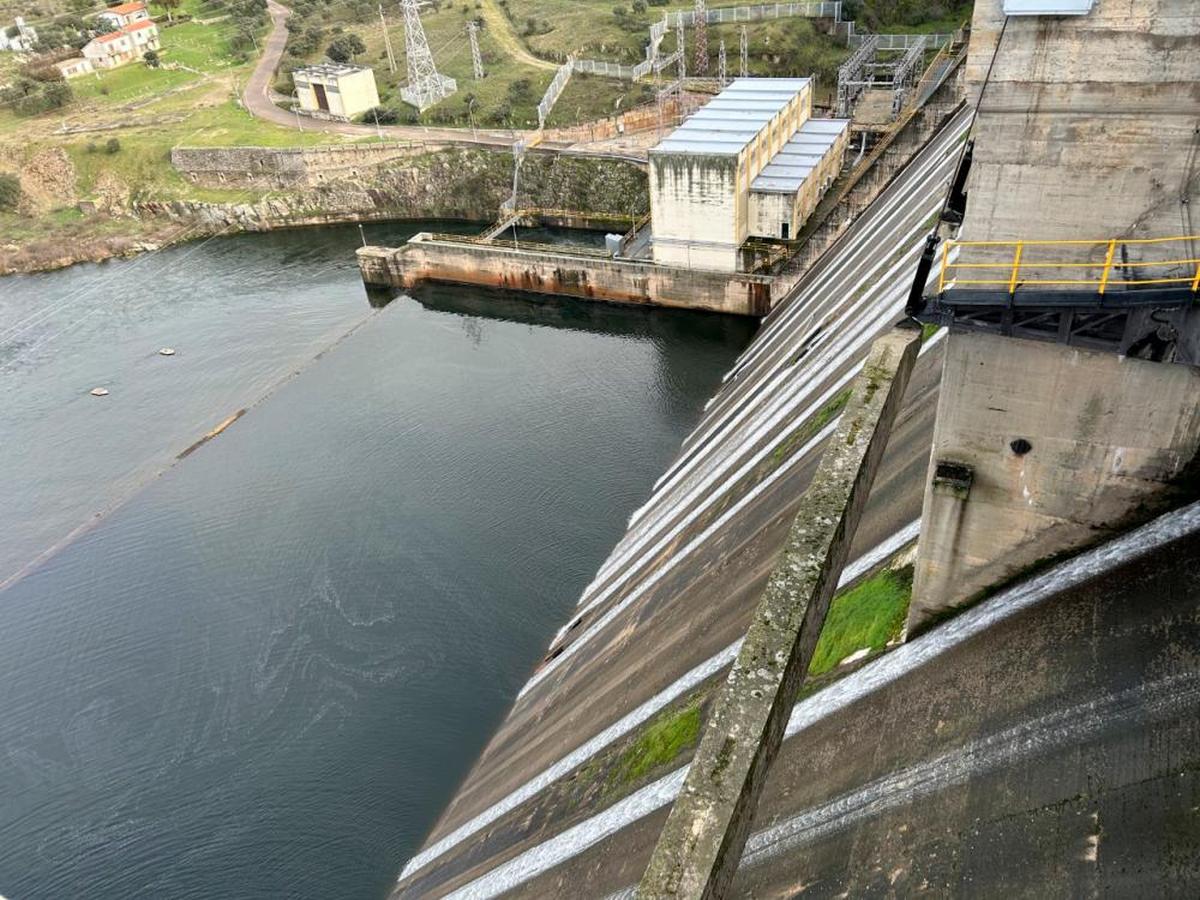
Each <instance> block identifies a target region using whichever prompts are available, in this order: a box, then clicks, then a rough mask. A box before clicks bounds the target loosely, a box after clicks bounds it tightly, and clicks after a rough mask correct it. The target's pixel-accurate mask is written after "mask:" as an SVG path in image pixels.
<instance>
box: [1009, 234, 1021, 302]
mask: <svg viewBox="0 0 1200 900" xmlns="http://www.w3.org/2000/svg"><path fill="white" fill-rule="evenodd" d="M1024 249H1025V242H1024V241H1017V249H1016V251H1015V252H1014V253H1013V264H1012V276H1011V277H1010V278H1009V279H1008V296H1010V297H1011V296H1012V295H1013V294H1015V293H1016V292H1017V276H1018V275H1020V273H1021V253H1022V252H1023V251H1024Z"/></svg>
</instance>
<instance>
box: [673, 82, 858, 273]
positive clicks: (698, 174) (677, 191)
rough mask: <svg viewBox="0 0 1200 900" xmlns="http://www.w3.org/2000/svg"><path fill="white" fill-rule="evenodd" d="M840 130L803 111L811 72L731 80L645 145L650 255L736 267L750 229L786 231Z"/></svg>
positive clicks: (773, 233) (802, 209)
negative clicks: (800, 75)
mask: <svg viewBox="0 0 1200 900" xmlns="http://www.w3.org/2000/svg"><path fill="white" fill-rule="evenodd" d="M849 134H850V122H849V120H847V119H814V118H812V82H811V79H808V78H738V79H736V80H734V81H733V82H731V83H730V85H729V86H728V87H726V88H725V89H724V90H723V91H721V92H720V93H719V94H717V95H716V96H715V97H714V98H713V99H712V100H711V101H709V102H708V103H707V104H706V105H705V106H704V107H702V108H701V109H699V110H698V111H697V112H695V113H693V114H692V115H691V116H689V117H688V118H687V119H686V120H685V121H684V122H683V124H682V125H680V126H679V127H678V128H677V129H675V131H673V132H672V133H671V134H670V135H669V136H668V137H667V138H666V139H664V140H663V141H662V142H661V143H659V144H658V146H656V147H654V148H653V149H652V150H651V151H650V213H651V222H652V227H653V253H654V261H655V262H658V263H663V264H665V265H674V266H687V267H689V268H695V269H710V270H714V271H722V272H735V271H737V269H738V260H739V257H740V253H739V251H740V248H741V246H742V245H743V244H744V243H745V242H746V241H747V240H748V239H749V238H752V237H759V238H779V239H782V240H789V239H792V238H794V237H795V236H796V235H797V233H798V232H799V230H800V228H801V227H802V226H803V225H804V222H805V220H806V219H807V218H808V217H809V215H811V213H812V211H813V210H814V209H815V208H816V206H817V203H818V202H819V201H820V199H821V196H822V195H823V194H824V193H825V191H826V190H827V189H828V187H829V185H830V184H831V183H832V182H833V179H834V178H836V177H837V174H838V172H839V171H840V170H841V167H842V158H843V156H844V154H845V150H846V144H847V141H848V140H849Z"/></svg>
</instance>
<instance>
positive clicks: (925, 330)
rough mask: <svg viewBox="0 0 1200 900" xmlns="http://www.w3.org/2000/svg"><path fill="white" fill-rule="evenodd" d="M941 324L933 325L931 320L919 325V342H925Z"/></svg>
mask: <svg viewBox="0 0 1200 900" xmlns="http://www.w3.org/2000/svg"><path fill="white" fill-rule="evenodd" d="M941 327H942V326H941V325H934V324H933V323H932V322H926V323H925V324H924V325H922V326H921V343H922V344H923V343H925V342H926V341H927V340H929V339H930V338H931V337H933V336H934V335H935V334H937V333H938V331H940V330H941Z"/></svg>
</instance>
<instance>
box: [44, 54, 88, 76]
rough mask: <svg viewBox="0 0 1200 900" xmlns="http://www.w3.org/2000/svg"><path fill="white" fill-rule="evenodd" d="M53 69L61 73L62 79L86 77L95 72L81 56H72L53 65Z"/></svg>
mask: <svg viewBox="0 0 1200 900" xmlns="http://www.w3.org/2000/svg"><path fill="white" fill-rule="evenodd" d="M54 68H56V69H58V71H60V72H62V74H63V78H78V77H79V76H80V75H87V74H89V73H91V72H94V71H96V69H95V67H94V66H92V61H91V60H90V59H84V58H83V57H82V56H73V57H71V58H70V59H64V60H61V61H59V62H56V63H55V64H54Z"/></svg>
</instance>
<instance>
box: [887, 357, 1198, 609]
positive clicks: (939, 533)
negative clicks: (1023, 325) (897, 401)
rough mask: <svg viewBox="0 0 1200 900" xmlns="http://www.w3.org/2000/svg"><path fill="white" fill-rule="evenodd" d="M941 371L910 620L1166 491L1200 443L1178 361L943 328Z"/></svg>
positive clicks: (1145, 511)
mask: <svg viewBox="0 0 1200 900" xmlns="http://www.w3.org/2000/svg"><path fill="white" fill-rule="evenodd" d="M942 378H943V384H946V385H953V386H954V389H953V390H945V391H942V393H941V395H940V397H939V400H938V414H937V426H936V429H935V432H934V441H933V453H932V459H931V462H930V468H929V478H928V480H927V482H926V486H925V503H924V509H923V513H922V526H921V542H920V550H919V554H918V561H917V566H916V578H915V583H914V591H913V602H912V605H911V607H910V608H909V617H908V626H909V630H910V631H916V630H920V629H921V628H922V627H924V626H926V625H927V624H928V623H930V622H931V621H934V620H936V619H937V618H938V617H939V616H940V615H942V614H944V613H945V612H946V611H947V610H950V609H953V608H955V607H957V606H960V605H962V604H964V603H966V602H968V601H970V600H972V599H973V598H975V597H977V596H978V595H979V594H980V593H981V592H982V591H984V590H986V589H988V588H990V587H992V586H994V585H998V584H1002V583H1004V582H1006V581H1008V580H1010V579H1012V578H1013V577H1014V576H1016V575H1018V574H1020V573H1021V572H1023V571H1025V570H1027V569H1029V568H1030V567H1031V566H1033V565H1035V564H1037V563H1038V562H1040V561H1043V560H1047V559H1049V558H1052V557H1054V556H1056V555H1059V554H1063V553H1065V552H1066V551H1069V550H1072V549H1077V548H1079V547H1081V546H1084V545H1087V544H1090V543H1093V542H1095V541H1097V540H1100V539H1103V538H1105V537H1107V536H1110V535H1112V534H1114V533H1116V532H1118V531H1121V530H1123V529H1124V528H1127V527H1128V526H1129V525H1130V524H1131V523H1132V522H1135V521H1137V520H1138V519H1140V518H1145V517H1146V516H1147V515H1149V514H1150V513H1151V512H1152V511H1154V510H1155V508H1157V507H1161V506H1163V505H1164V504H1166V503H1169V502H1171V500H1172V498H1175V497H1177V496H1178V495H1179V492H1180V489H1181V487H1182V486H1181V485H1180V484H1179V482H1180V480H1181V479H1184V478H1185V477H1186V476H1187V475H1188V473H1189V470H1190V467H1191V466H1192V465H1193V463H1194V460H1195V458H1196V453H1197V449H1198V448H1200V370H1196V369H1193V368H1190V367H1187V366H1173V365H1164V364H1161V363H1152V362H1146V361H1144V360H1140V359H1131V358H1122V357H1118V356H1116V355H1115V354H1106V353H1098V352H1092V351H1086V350H1078V349H1073V348H1070V347H1063V346H1059V345H1054V344H1043V343H1035V342H1032V341H1020V340H1013V339H1010V338H1004V337H999V336H996V335H989V334H951V335H950V338H949V341H948V346H947V350H946V354H945V368H944V370H943V375H942ZM1022 441H1023V442H1025V443H1024V444H1022V443H1021V442H1022ZM1026 445H1027V447H1026ZM947 463H949V464H956V465H958V466H963V467H965V469H963V470H961V474H960V473H956V472H955V471H951V470H946V469H945V464H947ZM939 465H942V466H943V472H942V473H941V475H940V476H939V473H938V472H937V469H938V467H939Z"/></svg>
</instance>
